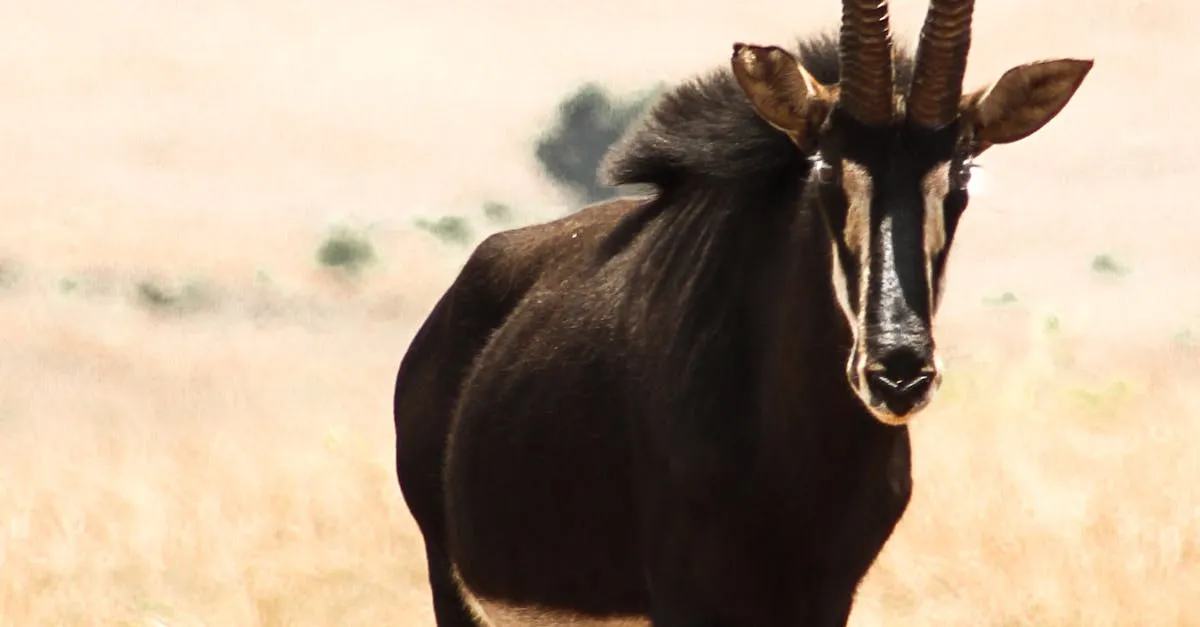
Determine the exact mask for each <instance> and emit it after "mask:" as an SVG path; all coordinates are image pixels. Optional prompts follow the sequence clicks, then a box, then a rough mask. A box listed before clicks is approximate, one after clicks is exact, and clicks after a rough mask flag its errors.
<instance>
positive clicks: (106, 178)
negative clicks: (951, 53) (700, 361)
mask: <svg viewBox="0 0 1200 627" xmlns="http://www.w3.org/2000/svg"><path fill="white" fill-rule="evenodd" d="M893 1H894V3H895V8H894V13H895V19H896V22H897V29H898V30H899V32H900V37H901V38H903V39H911V36H912V35H913V33H914V32H915V30H916V28H917V27H918V26H919V21H920V16H921V13H922V11H923V10H924V4H923V2H920V1H918V0H893ZM585 5H586V6H585ZM979 5H980V6H979V8H978V11H977V18H976V24H977V28H976V37H975V45H974V49H973V56H972V61H971V67H970V68H969V70H968V76H967V80H968V82H969V83H971V84H977V83H980V82H983V81H985V80H990V79H991V78H993V77H995V76H998V75H999V73H1000V72H1002V71H1003V70H1004V69H1007V68H1008V67H1009V66H1011V65H1015V64H1017V63H1022V62H1025V61H1029V60H1033V59H1037V58H1042V57H1048V56H1085V57H1095V58H1096V69H1095V70H1094V72H1093V73H1092V75H1091V76H1090V77H1089V79H1088V81H1087V82H1086V83H1085V84H1084V86H1083V88H1082V89H1081V90H1080V92H1079V93H1078V95H1077V96H1076V98H1075V100H1074V101H1073V102H1072V104H1071V105H1070V106H1068V108H1067V109H1066V111H1065V112H1064V113H1063V115H1062V116H1061V117H1060V118H1058V119H1057V120H1055V121H1054V122H1052V123H1051V125H1050V126H1048V127H1047V128H1046V129H1045V130H1043V131H1042V132H1041V133H1039V134H1038V135H1036V136H1035V137H1033V138H1031V139H1028V140H1026V141H1025V142H1022V143H1021V144H1018V145H1016V146H1011V147H1001V148H996V149H993V151H991V152H990V153H988V154H987V155H986V156H985V158H984V159H983V164H984V166H985V168H986V169H985V170H984V174H985V175H986V179H985V183H986V184H985V187H984V190H983V193H982V194H980V195H979V196H977V197H976V198H975V199H974V200H973V203H972V208H971V209H970V210H969V212H968V215H967V218H966V219H965V221H964V223H963V225H962V227H961V230H960V235H959V239H958V240H956V249H955V251H956V252H955V255H956V256H955V260H954V263H953V264H952V268H951V271H950V273H951V276H950V284H949V288H948V289H949V295H948V297H947V302H946V305H945V307H944V308H943V311H942V317H941V325H940V329H939V334H940V335H939V341H940V342H941V343H942V344H943V345H945V346H946V347H947V348H946V351H947V354H946V361H947V366H948V368H949V372H948V373H947V378H946V384H945V387H944V389H943V392H942V393H941V395H940V396H939V398H938V399H937V401H936V402H935V405H934V409H932V410H931V411H930V412H929V413H927V414H926V415H924V416H922V417H921V418H920V419H919V420H918V421H917V422H916V424H915V425H914V427H913V430H914V442H915V444H914V446H915V452H914V453H915V466H916V467H915V473H916V495H915V498H914V501H913V503H912V506H911V508H910V509H909V513H908V515H907V517H906V518H905V519H904V521H903V522H902V524H901V526H900V528H899V530H898V532H897V535H896V536H895V538H894V540H893V541H892V542H891V543H890V544H889V545H888V547H887V549H886V551H885V553H884V555H883V556H882V558H881V560H880V562H879V563H878V565H877V567H876V568H875V569H874V570H873V571H872V573H871V574H870V575H869V577H868V581H867V582H866V584H865V585H864V587H863V589H862V591H861V594H860V601H859V604H858V606H857V608H856V610H855V613H854V616H853V619H852V620H853V624H854V625H857V626H873V625H888V626H892V625H905V626H907V625H911V626H918V625H920V626H931V625H938V626H940V625H953V626H958V625H970V626H979V627H1000V626H1006V627H1007V626H1016V625H1037V626H1042V625H1061V626H1088V627H1101V626H1118V625H1119V626H1131V625H1146V626H1155V627H1168V626H1175V625H1180V626H1183V625H1200V601H1197V598H1198V597H1197V591H1198V590H1200V487H1198V484H1197V482H1196V478H1197V476H1200V456H1198V455H1197V453H1196V452H1195V450H1196V448H1197V446H1200V395H1198V394H1197V392H1196V390H1197V389H1200V281H1198V280H1197V278H1196V276H1195V268H1197V267H1200V245H1198V244H1197V242H1198V241H1200V211H1198V210H1197V208H1196V206H1195V204H1196V203H1195V202H1194V200H1193V195H1192V186H1193V183H1192V181H1194V180H1195V179H1194V173H1195V171H1196V166H1195V164H1196V163H1197V162H1198V158H1200V139H1198V138H1200V119H1198V118H1196V116H1195V115H1194V111H1195V109H1196V106H1195V104H1194V102H1195V100H1194V98H1195V97H1196V96H1197V95H1198V94H1200V91H1198V87H1197V85H1198V84H1200V83H1198V82H1197V79H1200V57H1197V56H1196V55H1195V51H1196V46H1195V40H1196V36H1195V34H1194V33H1192V32H1191V31H1192V30H1193V29H1194V27H1195V25H1196V24H1200V5H1197V4H1196V3H1191V2H1187V1H1185V0H1169V1H1166V2H1158V3H1153V4H1152V3H1147V2H1129V1H1124V2H1122V1H1120V0H1101V1H1100V2H1092V3H1084V2H1071V3H1045V2H1039V1H1035V0H1003V1H1000V0H981V1H980V2H979ZM1068 5H1069V6H1068ZM572 6H573V8H572ZM837 14H838V7H837V3H836V2H833V1H832V0H806V1H805V2H797V1H794V0H793V1H791V2H785V1H782V0H778V1H776V0H772V1H770V2H760V3H754V4H753V6H751V5H750V4H746V3H741V2H717V1H716V0H704V1H702V2H694V3H688V4H687V5H686V7H685V6H683V5H681V4H680V3H668V2H657V3H655V2H644V1H640V2H639V1H634V0H610V1H607V2H604V3H599V2H597V3H576V4H575V5H571V3H563V2H550V1H549V0H521V1H519V2H511V3H500V2H489V1H485V0H449V1H446V2H440V3H422V2H417V1H416V0H401V1H400V2H383V1H382V0H339V1H336V2H335V1H333V0H299V1H295V2H280V1H279V0H248V1H245V2H236V1H234V0H213V1H210V2H200V1H199V0H181V1H180V2H173V3H162V2H151V1H150V0H96V1H94V2H88V3H78V2H68V1H67V0H7V1H6V2H4V3H0V218H2V219H3V228H0V346H3V349H0V381H3V384H2V385H0V626H3V627H9V626H12V627H33V626H41V625H47V626H50V625H68V626H75V625H131V626H132V625H137V626H151V625H153V626H163V625H170V626H192V625H208V626H214V627H215V626H222V627H224V626H234V625H237V626H241V625H246V626H253V625H314V626H326V625H340V626H352V625H372V626H374V625H384V624H387V625H400V626H404V627H408V626H413V627H419V626H431V625H432V624H433V623H432V614H431V611H430V607H429V601H428V593H427V588H426V586H425V581H424V576H425V573H424V568H425V566H424V562H423V557H422V553H421V550H420V540H419V536H418V534H417V532H416V530H415V527H414V525H413V524H412V522H411V520H410V519H409V517H408V514H407V510H406V509H405V507H404V504H403V502H402V500H401V498H400V493H399V490H398V489H397V487H396V485H395V479H394V474H393V471H392V460H393V448H392V447H393V442H394V440H393V432H392V426H391V415H390V414H391V407H390V400H391V393H392V388H391V386H392V382H393V376H394V372H395V368H396V365H397V364H398V361H399V359H400V357H401V355H402V354H403V352H404V350H405V347H406V345H407V342H408V340H409V338H410V337H411V334H412V332H413V331H414V327H415V325H417V324H419V322H420V320H421V319H422V318H423V316H424V315H425V314H426V313H427V311H428V309H429V307H431V306H432V303H433V300H434V299H435V298H436V297H437V296H438V295H439V294H440V292H441V290H443V289H444V288H445V287H446V285H447V284H448V282H449V281H450V280H451V278H452V277H453V274H454V272H455V271H456V269H457V267H458V265H459V264H460V263H461V262H462V260H463V258H464V255H465V254H466V252H467V250H468V246H465V245H461V244H459V245H456V244H453V243H446V242H443V241H440V240H439V239H438V238H436V237H434V236H432V235H430V234H429V233H427V232H426V231H423V230H421V229H419V228H416V227H415V226H414V220H416V219H418V218H422V217H425V218H431V219H434V218H438V217H440V216H444V215H460V216H465V217H467V218H469V220H470V222H469V224H470V225H471V227H472V229H473V230H472V233H471V236H472V237H473V238H474V239H475V240H477V239H478V238H479V237H481V236H482V235H483V234H485V233H486V232H487V231H488V230H489V229H495V228H498V227H497V226H496V225H494V224H489V223H488V222H486V221H485V220H484V219H483V218H482V214H481V212H480V209H479V208H480V206H481V205H482V203H483V202H484V201H487V200H489V199H494V200H498V201H502V202H505V203H509V204H511V205H512V206H513V207H514V208H516V209H517V211H518V219H520V220H522V221H529V220H535V219H541V218H545V217H549V216H551V215H557V214H558V213H561V212H562V211H564V210H565V207H564V203H565V202H567V201H566V199H565V196H563V195H562V194H561V193H560V192H557V191H556V190H555V189H553V188H552V186H551V185H550V184H549V183H548V182H546V181H545V180H544V179H543V178H542V177H541V176H540V175H539V174H538V170H537V168H536V162H535V160H534V159H533V157H532V149H531V142H532V138H533V137H534V136H535V133H536V132H537V131H538V129H539V128H542V127H544V126H545V125H546V124H548V123H549V122H550V121H551V120H552V117H553V113H554V107H555V105H556V104H557V102H558V101H559V100H560V99H561V98H562V97H563V96H564V95H566V94H567V93H568V92H570V91H571V90H572V89H574V88H575V87H576V86H577V85H578V84H579V83H580V82H581V81H583V80H587V79H595V80H599V81H601V82H603V83H604V84H605V85H608V86H610V87H612V88H613V89H616V90H618V91H621V90H633V89H638V88H640V87H643V86H645V85H647V84H649V83H651V82H655V81H659V80H664V81H674V80H678V79H681V78H684V77H686V76H687V75H689V74H690V73H693V72H695V71H698V70H702V69H704V68H706V67H709V66H713V65H716V64H721V63H724V62H725V61H726V59H727V58H728V52H729V45H730V43H731V42H733V41H735V40H751V41H758V42H765V43H775V42H780V43H784V42H788V41H790V40H791V38H792V37H793V36H794V35H795V34H804V33H809V32H813V31H814V30H815V29H817V28H820V27H824V26H826V25H828V24H831V23H833V20H835V19H836V16H837ZM342 224H346V225H350V226H351V227H353V228H359V229H361V230H362V231H363V232H365V233H366V234H367V237H369V239H370V242H371V243H372V244H373V246H374V249H375V252H376V255H377V262H376V263H374V264H372V265H370V266H368V267H367V268H366V269H364V270H363V271H362V273H361V274H360V275H358V276H357V277H353V278H350V279H347V278H345V277H341V278H339V276H336V275H334V274H331V273H330V272H328V271H327V270H326V269H324V268H322V266H321V265H320V264H319V263H318V262H317V260H316V254H317V249H318V247H319V246H320V244H321V242H322V241H323V240H324V239H325V238H326V237H327V233H328V231H329V229H330V228H332V227H333V226H336V225H342Z"/></svg>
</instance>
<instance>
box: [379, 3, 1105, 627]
mask: <svg viewBox="0 0 1200 627" xmlns="http://www.w3.org/2000/svg"><path fill="white" fill-rule="evenodd" d="M972 8H973V2H972V1H971V0H934V1H933V2H932V5H931V7H930V9H929V12H928V17H927V20H926V22H925V24H924V27H923V29H922V32H921V37H920V40H919V43H918V46H917V51H916V55H915V60H914V59H912V58H911V57H910V55H908V54H907V52H903V51H901V52H897V51H894V50H893V47H892V41H891V35H890V30H889V28H890V27H889V24H888V8H887V3H886V2H880V1H878V0H845V2H844V4H843V17H842V25H841V32H840V36H839V37H838V38H836V39H835V38H833V37H826V38H814V39H812V40H809V41H806V42H803V43H801V44H800V46H799V50H798V56H793V55H792V54H790V53H789V52H787V51H785V50H783V49H781V48H778V47H775V46H756V45H747V44H741V43H738V44H735V45H734V46H733V56H732V60H731V65H732V68H731V71H729V70H726V71H719V72H715V73H713V74H711V75H707V76H704V77H701V78H698V79H696V80H693V81H690V82H687V83H686V84H683V85H681V86H679V87H677V88H676V89H675V90H674V91H672V92H670V93H667V94H666V95H664V96H663V97H662V98H661V100H660V101H659V102H658V103H657V104H656V106H655V107H654V108H653V110H652V111H651V112H650V113H649V114H648V115H647V117H646V118H645V119H644V120H642V122H641V123H640V126H639V127H637V128H635V129H634V130H633V132H631V133H630V134H629V135H628V136H627V137H626V138H624V139H623V140H622V143H620V144H619V145H618V146H617V147H616V148H614V150H613V151H612V152H611V153H610V155H609V157H608V161H607V164H606V171H607V175H608V177H609V179H610V181H611V182H612V183H613V184H648V185H650V186H652V187H653V189H654V191H653V193H652V194H651V195H650V196H648V197H645V198H623V199H618V200H613V201H610V202H605V203H600V204H595V205H591V206H588V207H585V208H583V209H582V210H580V211H579V212H578V213H575V214H574V215H571V216H568V217H565V218H562V219H559V220H556V221H553V222H549V223H546V224H541V225H536V226H530V227H527V228H520V229H515V230H511V231H507V232H502V233H498V234H496V235H493V236H491V237H489V238H488V239H487V240H485V241H484V242H483V243H481V244H480V245H479V246H478V247H477V248H476V249H475V250H474V252H473V254H472V255H471V257H470V259H469V260H468V261H467V263H466V264H465V266H464V267H463V269H462V270H461V273H460V274H459V276H458V277H457V279H456V280H455V281H454V283H453V284H452V285H451V286H450V287H449V289H448V290H447V292H446V293H445V294H444V295H443V296H442V298H441V300H440V301H439V302H438V303H437V305H436V306H435V308H434V309H433V311H432V313H431V314H430V316H429V318H428V319H427V320H426V321H425V323H424V325H423V326H422V327H421V329H420V330H419V332H418V333H417V335H416V337H415V339H414V340H413V342H412V344H411V346H410V347H409V349H408V352H407V354H406V355H405V357H404V359H403V361H402V363H401V365H400V369H399V373H398V375H397V381H396V389H395V399H394V409H395V421H396V432H397V445H396V446H397V472H398V476H399V481H400V486H401V489H402V491H403V494H404V498H405V500H406V502H407V504H408V507H409V508H410V510H411V512H412V514H413V516H414V518H415V519H416V521H417V523H418V525H419V526H420V529H421V532H422V534H423V537H424V541H425V548H426V556H427V559H428V565H429V581H430V585H431V587H432V593H433V604H434V610H435V613H436V616H437V624H438V625H439V626H440V627H458V626H467V625H504V626H507V625H562V624H571V625H581V624H610V625H616V624H620V625H634V624H637V625H647V624H648V625H654V626H656V627H682V626H701V625H703V626H718V625H720V626H734V625H738V626H755V627H763V626H768V627H770V626H784V625H819V626H825V625H844V624H845V623H846V621H847V618H848V615H849V613H850V609H851V605H852V601H853V597H854V593H855V590H856V588H857V587H858V584H859V582H860V580H861V579H862V577H863V576H864V574H865V573H866V572H867V569H868V568H869V567H870V566H871V564H872V563H873V562H874V560H875V558H876V556H877V555H878V553H879V551H880V550H881V548H882V547H883V545H884V543H885V542H886V541H887V539H888V538H889V537H890V535H891V533H892V530H893V528H894V526H895V525H896V523H897V522H898V521H899V519H900V517H901V516H902V514H903V513H904V511H905V508H906V507H907V504H908V501H909V495H910V492H911V489H912V482H911V475H910V449H909V436H908V430H907V427H906V426H905V425H906V422H907V421H908V420H909V419H910V418H911V417H912V416H913V415H915V414H916V413H917V412H918V411H920V410H921V409H922V408H924V407H925V406H926V405H927V404H928V402H929V399H930V397H931V395H932V394H933V393H934V391H935V390H936V389H937V387H938V385H939V381H940V377H941V376H942V374H941V371H940V369H939V367H938V360H937V358H936V357H935V345H934V341H933V337H932V333H931V319H932V317H933V314H934V312H935V311H936V310H937V307H938V303H939V300H940V296H941V292H942V276H943V272H944V270H945V265H946V259H947V255H948V253H949V251H950V246H951V243H952V241H953V239H954V234H955V230H956V227H957V226H958V223H959V219H960V217H961V216H962V215H963V212H964V209H965V208H966V206H967V181H968V178H969V176H970V167H971V161H972V159H973V158H974V157H976V156H977V155H979V154H980V153H981V152H983V151H984V150H986V149H987V148H988V147H990V146H991V145H993V144H1004V143H1010V142H1014V141H1017V140H1019V139H1022V138H1024V137H1026V136H1028V135H1030V134H1031V133H1033V132H1035V131H1037V130H1038V129H1040V128H1041V127H1042V126H1043V125H1045V124H1046V123H1047V122H1049V121H1050V120H1051V119H1052V118H1054V117H1055V116H1056V115H1057V114H1058V113H1059V111H1060V110H1061V109H1062V108H1063V107H1064V106H1065V105H1066V103H1067V102H1068V100H1070V98H1071V97H1072V96H1073V94H1074V93H1075V91H1076V89H1078V87H1079V86H1080V84H1081V83H1082V81H1083V79H1084V77H1085V76H1086V75H1087V74H1088V72H1089V71H1090V69H1091V67H1092V62H1091V61H1083V60H1071V59H1060V60H1054V61H1044V62H1038V63H1031V64H1027V65H1020V66H1017V67H1015V68H1013V69H1011V70H1009V71H1008V72H1006V73H1005V74H1004V75H1003V76H1001V77H1000V78H999V80H997V81H996V82H995V83H993V84H992V85H990V86H988V87H986V88H983V89H979V90H977V91H973V92H969V93H966V94H963V90H962V78H963V73H964V69H965V66H966V58H967V51H968V48H969V43H970V25H971V13H972Z"/></svg>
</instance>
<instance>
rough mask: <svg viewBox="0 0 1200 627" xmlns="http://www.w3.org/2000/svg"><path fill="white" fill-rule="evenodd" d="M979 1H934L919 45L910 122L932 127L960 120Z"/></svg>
mask: <svg viewBox="0 0 1200 627" xmlns="http://www.w3.org/2000/svg"><path fill="white" fill-rule="evenodd" d="M974 10H975V0H932V1H931V2H930V4H929V12H928V13H926V15H925V25H924V26H923V27H922V28H921V40H920V43H918V44H917V58H916V67H915V68H914V69H913V82H912V89H911V91H910V92H909V96H908V119H909V120H911V121H913V122H915V123H917V124H920V125H922V126H926V127H930V128H938V127H941V126H945V125H947V124H949V123H951V122H953V121H954V120H955V118H957V117H958V101H959V98H960V97H961V96H962V89H963V75H964V74H965V73H966V70H967V53H968V52H969V51H970V49H971V14H972V13H973V12H974Z"/></svg>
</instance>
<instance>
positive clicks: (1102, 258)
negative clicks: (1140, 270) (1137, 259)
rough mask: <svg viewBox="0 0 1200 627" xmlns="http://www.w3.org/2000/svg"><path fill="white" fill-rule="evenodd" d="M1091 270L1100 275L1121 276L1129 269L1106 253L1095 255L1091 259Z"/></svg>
mask: <svg viewBox="0 0 1200 627" xmlns="http://www.w3.org/2000/svg"><path fill="white" fill-rule="evenodd" d="M1092 270H1093V271H1095V272H1099V273H1100V274H1112V275H1116V276H1121V275H1124V274H1126V273H1128V272H1129V268H1127V267H1125V266H1124V265H1122V264H1121V263H1119V262H1117V260H1116V258H1114V257H1113V256H1112V255H1110V254H1108V253H1104V254H1100V255H1096V256H1095V257H1093V258H1092Z"/></svg>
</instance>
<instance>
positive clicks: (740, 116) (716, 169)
mask: <svg viewBox="0 0 1200 627" xmlns="http://www.w3.org/2000/svg"><path fill="white" fill-rule="evenodd" d="M793 52H794V53H797V58H798V59H800V61H801V62H802V63H803V64H804V66H805V68H807V69H808V71H809V72H810V73H812V75H813V77H815V78H816V79H817V80H818V81H820V82H821V83H824V84H827V85H832V84H835V83H837V81H838V77H839V74H840V72H839V63H838V42H837V35H836V34H834V33H825V34H821V35H818V36H815V37H812V38H810V39H807V40H801V41H799V42H798V43H797V45H796V46H795V48H793ZM895 56H896V60H895V67H896V83H897V85H899V86H900V87H901V89H903V90H907V88H908V85H909V83H910V81H911V77H912V58H911V55H910V54H909V53H908V51H907V50H906V49H904V48H903V47H902V46H900V45H896V55H895ZM727 65H728V64H726V67H722V68H719V69H717V70H714V71H711V72H709V73H708V74H706V75H703V76H700V77H697V78H693V79H691V80H689V81H687V82H684V83H683V84H681V85H679V86H678V87H676V88H675V89H673V90H671V91H669V92H667V93H665V94H663V96H661V97H660V98H659V100H658V102H657V103H655V105H654V106H653V107H652V108H651V109H650V111H649V112H648V113H647V114H646V115H645V116H644V117H643V118H642V119H641V120H640V121H639V122H638V123H637V124H635V125H634V126H633V127H632V128H631V130H630V131H629V132H628V133H627V134H626V135H625V137H623V138H622V140H621V141H619V142H618V143H617V144H616V145H615V146H614V147H613V148H612V149H611V150H610V151H609V153H608V155H607V156H606V157H605V163H604V165H603V166H602V177H603V178H604V179H605V182H606V183H607V184H609V185H613V186H617V185H650V186H653V187H654V188H656V189H657V190H658V191H659V192H668V191H670V190H671V189H673V188H676V187H678V186H680V185H684V184H685V182H687V183H698V182H699V181H700V180H707V181H709V182H710V183H711V184H715V185H728V184H729V183H730V182H731V181H740V180H745V179H747V178H756V179H761V178H766V179H772V178H774V175H778V174H781V173H783V172H794V171H796V170H797V169H798V168H807V163H806V161H807V158H808V155H805V154H804V153H802V152H801V151H799V150H798V149H797V148H796V146H795V144H793V143H792V142H791V141H790V140H788V138H787V137H785V136H784V135H783V134H782V133H780V132H779V131H778V130H776V129H774V128H772V127H771V126H770V125H769V124H767V123H766V122H765V121H764V120H763V119H762V118H760V117H759V116H758V115H757V114H756V113H755V112H754V110H753V109H752V108H751V106H750V102H749V100H748V99H747V98H746V96H745V94H744V93H743V92H742V90H741V87H739V86H738V84H737V80H736V79H735V78H734V77H733V72H732V71H731V70H730V69H729V67H727Z"/></svg>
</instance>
